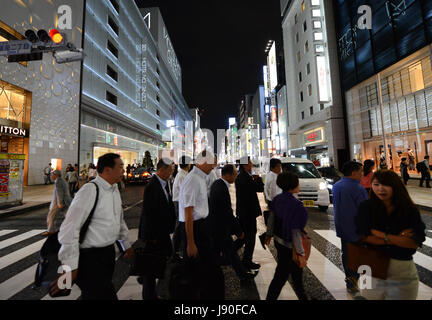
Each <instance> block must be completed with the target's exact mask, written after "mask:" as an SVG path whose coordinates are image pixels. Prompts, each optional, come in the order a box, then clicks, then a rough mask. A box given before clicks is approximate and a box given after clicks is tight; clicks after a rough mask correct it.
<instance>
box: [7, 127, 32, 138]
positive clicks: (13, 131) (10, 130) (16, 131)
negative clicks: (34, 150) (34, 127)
mask: <svg viewBox="0 0 432 320" xmlns="http://www.w3.org/2000/svg"><path fill="white" fill-rule="evenodd" d="M0 134H2V135H3V134H4V135H7V136H16V137H23V138H24V137H28V130H27V129H23V128H15V127H9V126H0Z"/></svg>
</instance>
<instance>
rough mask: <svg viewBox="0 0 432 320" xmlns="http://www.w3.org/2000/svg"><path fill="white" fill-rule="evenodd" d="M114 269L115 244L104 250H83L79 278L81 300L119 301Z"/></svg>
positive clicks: (79, 265) (79, 264)
mask: <svg viewBox="0 0 432 320" xmlns="http://www.w3.org/2000/svg"><path fill="white" fill-rule="evenodd" d="M114 267H115V249H114V244H112V245H110V246H108V247H104V248H91V249H81V250H80V257H79V263H78V278H77V285H78V286H79V288H80V289H81V300H117V294H116V291H115V289H114V285H113V283H112V277H113V274H114Z"/></svg>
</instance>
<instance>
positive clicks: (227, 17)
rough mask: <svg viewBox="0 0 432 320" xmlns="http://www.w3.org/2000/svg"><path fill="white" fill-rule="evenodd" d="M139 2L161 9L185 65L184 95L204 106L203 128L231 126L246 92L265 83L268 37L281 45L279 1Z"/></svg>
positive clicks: (189, 100) (195, 104) (213, 128)
mask: <svg viewBox="0 0 432 320" xmlns="http://www.w3.org/2000/svg"><path fill="white" fill-rule="evenodd" d="M136 2H137V4H138V6H139V7H159V9H160V11H161V13H162V16H163V19H164V22H165V24H166V26H167V29H168V33H169V35H170V38H171V41H172V43H173V46H174V49H175V51H176V54H177V57H178V60H179V62H180V65H181V68H182V73H183V96H184V98H185V100H186V102H187V103H188V106H189V107H190V108H192V107H200V109H201V108H202V107H203V108H204V114H203V115H202V117H201V128H207V129H211V130H216V129H218V128H221V129H226V128H227V126H228V117H230V116H231V117H237V113H238V108H239V106H240V102H241V99H242V95H244V94H254V93H255V92H256V90H257V89H258V85H260V84H261V85H262V84H263V79H262V66H263V65H264V64H265V63H266V53H265V52H264V50H265V48H266V45H267V42H268V40H270V39H271V40H276V41H277V42H278V43H279V44H281V39H282V25H281V17H280V1H279V0H230V1H227V0H171V1H168V0H159V1H154V0H136ZM278 55H279V53H278Z"/></svg>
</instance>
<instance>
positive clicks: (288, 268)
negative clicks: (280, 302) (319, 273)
mask: <svg viewBox="0 0 432 320" xmlns="http://www.w3.org/2000/svg"><path fill="white" fill-rule="evenodd" d="M275 247H276V250H277V267H276V271H275V274H274V276H273V280H272V281H271V283H270V286H269V289H268V292H267V298H266V300H277V298H278V297H279V295H280V293H281V291H282V288H283V286H284V285H285V283H286V282H287V281H288V277H289V275H291V277H292V280H293V289H294V291H295V293H296V294H297V296H298V298H299V300H306V299H307V296H306V294H305V291H304V286H303V269H302V268H300V267H299V266H297V264H296V263H295V262H294V261H293V259H292V256H293V253H292V249H291V248H287V247H285V246H283V245H281V244H279V243H278V242H276V241H275Z"/></svg>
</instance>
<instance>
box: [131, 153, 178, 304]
mask: <svg viewBox="0 0 432 320" xmlns="http://www.w3.org/2000/svg"><path fill="white" fill-rule="evenodd" d="M172 172H173V165H172V161H170V160H168V159H161V160H160V161H159V162H158V164H157V172H156V174H155V175H154V176H153V177H152V179H151V180H150V182H149V183H148V184H147V186H146V188H145V190H144V202H143V208H142V214H141V221H140V229H139V235H138V237H139V239H141V240H142V241H143V242H144V245H145V247H146V248H147V249H149V250H150V251H152V252H156V253H161V254H162V255H164V256H166V257H167V258H168V257H169V256H171V254H172V243H171V238H170V234H171V233H173V231H174V226H175V208H174V203H173V201H172V198H171V194H170V191H169V186H168V179H169V177H170V175H171V174H172ZM159 271H160V272H159V273H160V274H163V273H164V270H159ZM140 280H141V281H142V285H143V291H142V297H143V300H157V296H156V275H154V274H143V275H142V277H141V279H140Z"/></svg>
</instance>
